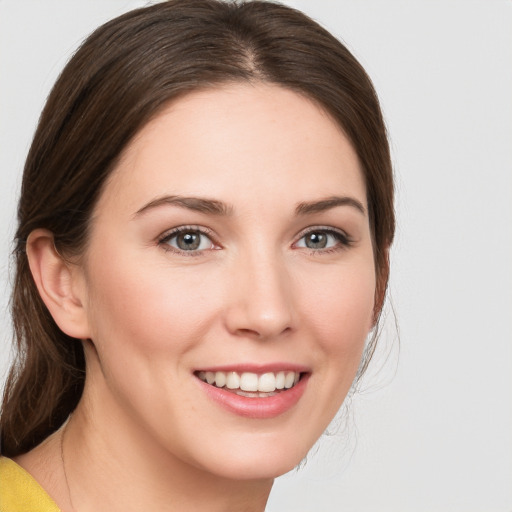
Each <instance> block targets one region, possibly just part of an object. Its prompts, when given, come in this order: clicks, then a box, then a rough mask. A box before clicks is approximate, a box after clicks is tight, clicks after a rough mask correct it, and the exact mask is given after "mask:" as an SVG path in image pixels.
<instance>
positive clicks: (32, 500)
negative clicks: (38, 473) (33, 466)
mask: <svg viewBox="0 0 512 512" xmlns="http://www.w3.org/2000/svg"><path fill="white" fill-rule="evenodd" d="M0 512H60V509H59V507H57V505H56V504H55V502H54V501H53V500H52V499H51V498H50V496H48V494H46V492H45V491H44V489H43V488H42V487H41V486H40V485H39V484H38V483H37V482H36V481H35V480H34V478H32V476H31V475H30V474H29V473H27V472H26V471H25V470H24V469H23V468H22V467H21V466H19V465H18V464H16V462H14V461H13V460H12V459H8V458H7V457H0Z"/></svg>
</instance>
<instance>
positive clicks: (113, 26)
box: [0, 0, 394, 456]
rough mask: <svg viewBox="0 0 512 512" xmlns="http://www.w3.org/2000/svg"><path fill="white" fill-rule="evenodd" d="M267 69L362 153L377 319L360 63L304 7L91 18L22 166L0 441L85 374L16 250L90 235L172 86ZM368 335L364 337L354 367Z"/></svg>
mask: <svg viewBox="0 0 512 512" xmlns="http://www.w3.org/2000/svg"><path fill="white" fill-rule="evenodd" d="M240 81H242V82H243V81H252V82H255V81H263V82H267V83H272V84H278V85H280V86H282V87H286V88H288V89H291V90H294V91H297V92H298V93H300V94H303V95H305V96H307V97H309V98H311V99H313V100H315V101H316V102H317V103H318V104H320V105H321V106H322V107H323V108H325V109H326V111H328V112H329V113H330V115H331V116H332V117H333V118H334V119H335V120H336V121H337V122H338V123H339V125H340V126H341V127H342V129H343V130H344V132H345V134H346V135H347V136H348V137H349V139H350V140H351V142H352V144H353V146H354V148H355V150H356V152H357V154H358V156H359V159H360V162H361V164H362V168H363V171H364V174H365V180H366V187H367V200H368V209H369V218H370V227H371V231H372V236H373V245H374V253H375V266H376V273H377V282H378V285H377V290H376V319H377V317H378V314H379V312H380V309H381V305H382V301H383V299H384V295H385V291H386V285H387V276H388V269H389V264H388V259H387V252H388V248H389V246H390V244H391V242H392V239H393V234H394V211H393V180H392V169H391V162H390V156H389V148H388V142H387V137H386V130H385V126H384V122H383V119H382V115H381V111H380V107H379V103H378V99H377V96H376V94H375V91H374V89H373V86H372V84H371V81H370V79H369V78H368V76H367V74H366V73H365V71H364V70H363V68H362V67H361V66H360V64H359V63H358V62H357V61H356V60H355V58H354V57H353V56H352V55H351V54H350V52H349V51H348V50H347V49H346V48H345V47H344V46H343V45H342V44H341V43H340V42H339V41H338V40H337V39H335V38H334V37H333V36H332V35H331V34H330V33H328V32H327V31H326V30H325V29H323V28H322V27H320V26H319V25H318V24H317V23H315V22H314V21H312V20H311V19H310V18H308V17H307V16H305V15H304V14H302V13H300V12H298V11H296V10H294V9H291V8H289V7H285V6H282V5H279V4H275V3H270V2H265V1H254V2H239V3H233V2H230V3H225V2H222V1H219V0H169V1H167V2H164V3H160V4H156V5H153V6H150V7H146V8H142V9H137V10H134V11H131V12H129V13H127V14H125V15H123V16H120V17H119V18H116V19H114V20H112V21H110V22H108V23H106V24H105V25H103V26H101V27H100V28H98V29H97V30H96V31H95V32H94V33H93V34H92V35H91V36H90V37H89V38H88V39H87V40H86V41H85V42H84V43H83V44H82V46H81V47H80V49H79V50H78V51H77V52H76V54H75V55H74V56H73V58H72V59H71V60H70V62H69V63H68V64H67V66H66V67H65V69H64V70H63V72H62V74H61V76H60V77H59V79H58V81H57V83H56V84H55V86H54V88H53V90H52V92H51V94H50V96H49V98H48V101H47V103H46V106H45V108H44V110H43V112H42V115H41V118H40V120H39V125H38V127H37V130H36V133H35V136H34V140H33V143H32V146H31V148H30V151H29V154H28V157H27V161H26V165H25V169H24V175H23V183H22V190H21V198H20V202H19V208H18V223H19V224H18V230H17V234H16V249H15V263H16V275H15V281H14V290H13V295H12V316H13V324H14V332H15V340H16V344H17V345H16V346H17V354H18V357H17V360H16V361H15V363H14V364H13V366H12V368H11V371H10V374H9V377H8V380H7V383H6V387H5V391H4V397H3V406H2V413H1V418H0V434H1V437H0V447H1V452H2V453H3V454H4V455H7V456H15V455H18V454H20V453H24V452H26V451H28V450H30V449H31V448H33V447H34V446H36V445H37V444H39V443H40V442H41V441H42V440H43V439H45V438H46V437H47V436H48V435H49V434H51V433H52V432H53V431H55V430H56V429H58V428H59V426H60V425H61V424H62V423H63V422H64V420H65V419H66V418H67V416H68V415H69V413H70V412H71V411H72V410H73V409H74V408H75V407H76V405H77V403H78V401H79V399H80V396H81V393H82V390H83V385H84V379H85V362H84V355H83V350H82V345H81V341H80V340H78V339H74V338H71V337H69V336H67V335H65V334H64V333H63V332H62V331H61V330H60V329H59V328H58V327H57V325H56V324H55V322H54V321H53V319H52V317H51V315H50V314H49V312H48V310H47V309H46V306H45V305H44V304H43V302H42V300H41V298H40V297H39V294H38V291H37V289H36V286H35V283H34V281H33V278H32V275H31V273H30V269H29V266H28V261H27V256H26V253H25V250H24V247H25V242H26V240H27V237H28V235H29V233H30V232H31V231H32V230H34V229H36V228H46V229H48V230H50V231H51V232H52V233H53V235H54V240H55V246H56V248H57V250H58V251H59V252H60V253H61V254H68V255H78V254H80V252H81V251H82V250H83V248H84V247H85V245H86V243H87V236H88V225H89V219H90V217H91V212H92V210H93V208H94V206H95V204H96V202H97V200H98V197H99V194H100V193H101V190H102V185H103V184H104V182H105V179H106V178H107V177H108V175H109V173H110V172H111V171H112V169H113V168H114V167H115V165H116V162H117V160H118V158H119V156H120V154H121V152H122V150H123V149H124V148H125V147H126V145H127V144H128V143H129V142H130V140H131V139H132V138H133V137H134V135H135V134H136V133H137V132H138V131H139V130H140V129H141V128H142V127H143V126H144V125H145V123H147V122H148V121H149V120H150V119H151V118H153V117H154V116H155V115H156V114H157V113H158V112H159V111H160V110H161V109H162V108H163V107H164V105H166V104H167V103H168V102H169V101H170V100H171V99H174V98H176V97H178V96H179V95H183V94H185V93H187V92H190V91H192V90H195V89H198V88H204V87H214V86H216V85H218V84H221V83H225V82H240ZM374 347H375V339H372V341H371V342H370V344H369V345H368V346H367V349H366V355H365V357H364V359H363V361H362V364H361V368H360V370H361V371H360V373H362V371H364V369H365V368H366V366H367V364H368V361H369V359H370V358H371V355H372V353H373V350H374Z"/></svg>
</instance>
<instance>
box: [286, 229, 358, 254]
mask: <svg viewBox="0 0 512 512" xmlns="http://www.w3.org/2000/svg"><path fill="white" fill-rule="evenodd" d="M349 245H350V240H349V238H348V237H347V236H346V235H344V234H343V233H340V232H338V231H334V230H328V229H316V230H314V231H309V232H307V233H306V234H304V235H303V236H302V237H301V238H300V239H299V240H298V242H297V243H296V244H295V247H304V248H306V249H312V250H322V249H334V248H336V247H340V248H341V247H347V246H349Z"/></svg>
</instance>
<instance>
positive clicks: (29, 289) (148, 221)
mask: <svg viewBox="0 0 512 512" xmlns="http://www.w3.org/2000/svg"><path fill="white" fill-rule="evenodd" d="M18 218H19V227H18V231H17V237H16V241H17V251H16V258H17V268H16V278H15V288H14V293H13V319H14V326H15V331H16V337H17V342H18V349H19V354H20V355H19V360H18V363H17V366H16V367H14V368H13V370H12V372H11V375H10V378H9V381H8V383H7V386H6V391H5V397H4V402H3V408H2V417H1V429H2V430H1V436H2V455H3V456H4V458H2V459H0V460H1V462H0V475H2V478H3V481H7V482H8V485H7V486H4V487H3V488H2V490H1V491H0V492H1V493H3V496H2V494H0V497H2V499H3V501H0V503H1V506H2V507H3V510H8V511H11V510H16V508H15V507H16V506H19V507H20V508H21V507H24V509H27V508H30V507H32V508H31V509H32V510H37V509H36V508H35V507H36V505H35V503H37V507H39V508H38V510H59V509H60V510H63V511H68V510H69V511H80V512H83V511H87V510H110V511H116V510H124V511H128V510H141V509H147V510H180V511H186V510H199V509H207V510H211V511H215V510H226V509H228V508H229V509H234V510H248V511H258V510H263V509H264V507H265V503H266V501H267V498H268V495H269V493H270V490H271V487H272V482H273V479H274V478H275V477H276V476H278V475H280V474H283V473H285V472H287V471H288V470H290V469H291V468H293V467H294V466H295V465H296V464H298V463H299V462H300V460H301V459H302V458H303V457H304V456H305V455H306V453H307V451H308V450H309V448H310V447H311V446H312V445H313V443H314V442H315V441H316V439H317V438H318V437H319V436H320V435H321V434H322V432H323V431H324V429H325V428H326V427H327V425H328V423H329V422H330V420H331V419H332V418H333V416H334V415H335V413H336V411H337V410H338V409H339V407H340V405H341V403H342V402H343V399H344V398H345V396H346V394H347V392H348V390H349V389H350V386H351V385H352V384H353V381H354V379H357V378H359V377H360V375H361V374H362V373H363V372H364V370H365V368H366V366H367V364H368V362H369V360H370V358H371V355H372V353H373V350H374V347H375V339H374V338H371V339H370V341H369V342H368V343H367V344H366V346H365V340H366V339H367V337H368V334H369V333H370V331H372V332H376V329H374V327H375V325H376V323H377V321H378V317H379V313H380V310H381V308H382V303H383V301H384V297H385V291H386V285H387V278H388V269H389V266H388V249H389V246H390V244H391V242H392V239H393V232H394V215H393V185H392V173H391V164H390V159H389V149H388V144H387V140H386V133H385V127H384V123H383V120H382V116H381V113H380V109H379V105H378V100H377V98H376V95H375V92H374V90H373V87H372V85H371V82H370V80H369V78H368V77H367V75H366V74H365V72H364V70H363V69H362V68H361V66H360V65H359V64H358V63H357V61H356V60H355V59H354V58H353V56H352V55H351V54H350V53H349V52H348V51H347V50H346V48H345V47H343V46H342V45H341V44H340V43H339V42H338V41H337V40H336V39H334V38H333V37H332V36H331V35H330V34H328V33H327V32H326V31H325V30H323V29H322V28H321V27H319V26H318V25H317V24H315V23H314V22H313V21H311V20H310V19H309V18H307V17H306V16H304V15H303V14H301V13H299V12H297V11H294V10H292V9H290V8H287V7H284V6H281V5H276V4H271V3H266V2H248V3H242V4H228V3H223V2H218V1H215V0H192V1H173V0H171V1H169V2H164V3H162V4H158V5H155V6H151V7H148V8H144V9H139V10H136V11H133V12H130V13H128V14H126V15H124V16H121V17H120V18H117V19H115V20H113V21H111V22H109V23H107V24H106V25H104V26H103V27H100V28H99V29H98V30H97V31H96V32H94V33H93V34H92V35H91V36H90V37H89V38H88V39H87V40H86V42H85V43H84V44H83V45H82V47H81V48H80V50H79V51H78V52H77V53H76V55H75V56H74V57H73V58H72V59H71V61H70V62H69V64H68V65H67V67H66V68H65V70H64V71H63V73H62V75H61V77H60V78H59V80H58V82H57V84H56V85H55V87H54V89H53V91H52V93H51V95H50V97H49V99H48V102H47V105H46V107H45V109H44V111H43V114H42V116H41V120H40V123H39V126H38V129H37V132H36V134H35V137H34V141H33V144H32V147H31V150H30V152H29V155H28V158H27V162H26V167H25V171H24V178H23V184H22V193H21V199H20V204H19V212H18ZM20 482H21V483H20Z"/></svg>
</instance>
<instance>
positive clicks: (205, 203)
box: [134, 196, 232, 217]
mask: <svg viewBox="0 0 512 512" xmlns="http://www.w3.org/2000/svg"><path fill="white" fill-rule="evenodd" d="M163 205H171V206H179V207H181V208H186V209H188V210H193V211H196V212H199V213H210V214H214V215H230V214H231V212H232V207H230V206H228V205H227V204H226V203H223V202H222V201H217V200H216V199H208V198H204V197H183V196H162V197H158V198H156V199H153V200H152V201H150V202H149V203H147V204H145V205H144V206H143V207H142V208H140V209H139V210H137V211H136V212H135V215H134V217H137V216H139V215H142V214H144V213H146V212H148V211H149V210H152V209H153V208H158V207H159V206H163Z"/></svg>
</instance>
